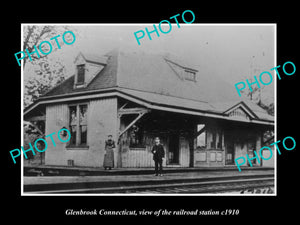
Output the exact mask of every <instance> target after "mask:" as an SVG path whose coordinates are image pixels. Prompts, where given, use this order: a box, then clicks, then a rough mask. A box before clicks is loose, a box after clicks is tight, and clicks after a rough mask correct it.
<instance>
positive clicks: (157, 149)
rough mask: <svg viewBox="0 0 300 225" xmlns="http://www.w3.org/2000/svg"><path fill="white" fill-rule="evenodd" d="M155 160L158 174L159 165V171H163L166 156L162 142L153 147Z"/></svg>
mask: <svg viewBox="0 0 300 225" xmlns="http://www.w3.org/2000/svg"><path fill="white" fill-rule="evenodd" d="M151 152H152V153H153V160H154V162H155V174H156V175H158V166H159V173H160V174H161V173H162V161H163V160H162V159H163V158H164V157H165V151H164V147H163V146H162V145H161V144H158V145H154V146H153V148H152V151H151Z"/></svg>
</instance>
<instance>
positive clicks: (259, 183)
mask: <svg viewBox="0 0 300 225" xmlns="http://www.w3.org/2000/svg"><path fill="white" fill-rule="evenodd" d="M254 188H274V176H273V175H271V174H269V175H264V176H257V177H255V176H245V177H234V176H233V177H231V178H226V179H222V178H219V179H215V180H209V179H208V180H199V179H196V180H188V181H182V182H174V183H169V182H168V183H164V182H163V180H162V182H161V183H153V184H149V183H146V184H143V182H140V183H139V184H134V185H133V184H131V185H123V186H112V187H99V186H96V185H91V184H89V185H88V187H86V188H70V189H58V190H45V191H35V192H34V193H40V194H43V193H44V194H68V193H70V194H75V193H96V194H97V193H99V194H134V193H137V194H160V193H161V194H174V193H178V194H197V193H199V194H201V193H224V192H231V191H241V192H242V191H247V190H251V189H254ZM268 193H272V192H271V191H268Z"/></svg>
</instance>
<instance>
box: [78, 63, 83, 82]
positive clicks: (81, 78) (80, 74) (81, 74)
mask: <svg viewBox="0 0 300 225" xmlns="http://www.w3.org/2000/svg"><path fill="white" fill-rule="evenodd" d="M84 72H85V65H84V64H83V65H78V66H77V84H84Z"/></svg>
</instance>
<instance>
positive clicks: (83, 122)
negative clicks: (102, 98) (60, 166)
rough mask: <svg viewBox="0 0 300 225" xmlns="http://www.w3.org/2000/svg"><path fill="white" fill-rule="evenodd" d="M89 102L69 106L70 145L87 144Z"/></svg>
mask: <svg viewBox="0 0 300 225" xmlns="http://www.w3.org/2000/svg"><path fill="white" fill-rule="evenodd" d="M87 110H88V107H87V104H76V105H70V106H69V112H70V113H69V117H70V123H69V124H70V131H71V140H70V147H76V146H78V147H80V146H87V129H88V127H87Z"/></svg>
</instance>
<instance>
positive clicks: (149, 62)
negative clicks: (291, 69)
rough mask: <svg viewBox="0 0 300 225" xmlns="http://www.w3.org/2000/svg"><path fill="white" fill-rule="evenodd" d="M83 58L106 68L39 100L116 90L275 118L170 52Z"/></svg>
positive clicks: (151, 99)
mask: <svg viewBox="0 0 300 225" xmlns="http://www.w3.org/2000/svg"><path fill="white" fill-rule="evenodd" d="M84 58H85V59H86V60H90V61H91V62H101V63H104V60H105V63H106V64H105V67H104V68H103V69H102V70H101V71H100V72H99V74H97V75H96V76H95V78H94V79H93V80H92V81H91V82H90V83H89V84H88V85H87V86H86V87H84V88H80V89H76V88H75V89H74V76H71V77H70V78H68V79H66V80H65V81H64V82H62V83H61V84H60V85H58V86H57V87H55V88H53V89H52V90H50V91H49V92H48V93H46V94H45V95H44V96H42V97H41V98H40V100H43V99H49V98H51V99H55V98H61V97H62V96H64V97H68V96H69V97H70V96H74V94H76V93H77V94H83V93H93V92H95V93H96V92H97V91H101V90H106V89H110V90H111V89H115V90H116V91H121V92H123V93H125V94H128V95H130V96H135V97H136V98H140V99H142V100H143V101H148V102H150V103H151V104H154V103H155V104H157V105H159V104H161V105H166V106H168V107H178V106H180V107H184V108H186V109H190V110H198V111H203V112H210V113H219V114H224V115H225V116H226V111H227V110H229V109H230V108H232V107H234V106H236V105H237V104H242V105H243V107H246V108H247V110H249V112H248V113H249V114H252V115H255V116H254V117H255V118H256V119H261V120H268V121H274V118H273V117H272V116H270V115H268V114H267V112H266V111H265V110H264V109H262V108H260V107H259V106H258V105H256V104H254V103H252V102H247V103H246V101H243V102H242V103H241V98H239V97H238V96H237V94H236V91H235V89H234V86H233V85H232V86H231V85H228V84H227V83H226V81H224V80H222V79H221V78H220V77H217V76H216V75H214V74H206V73H203V71H201V68H196V67H194V66H191V65H188V64H187V63H184V62H183V61H182V60H180V59H178V58H176V57H173V56H172V55H170V54H154V53H145V52H141V51H128V50H126V51H124V50H122V49H114V50H112V51H111V52H109V53H107V54H105V56H103V57H97V56H93V55H89V54H88V55H87V56H86V55H84ZM101 60H102V61H101ZM168 62H172V63H175V64H178V65H180V66H181V67H183V68H189V69H191V70H193V71H195V72H197V74H196V82H193V81H189V80H182V79H180V78H179V77H178V76H177V75H176V74H175V72H174V70H173V69H172V68H171V67H170V65H169V64H168ZM25 111H26V110H25Z"/></svg>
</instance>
